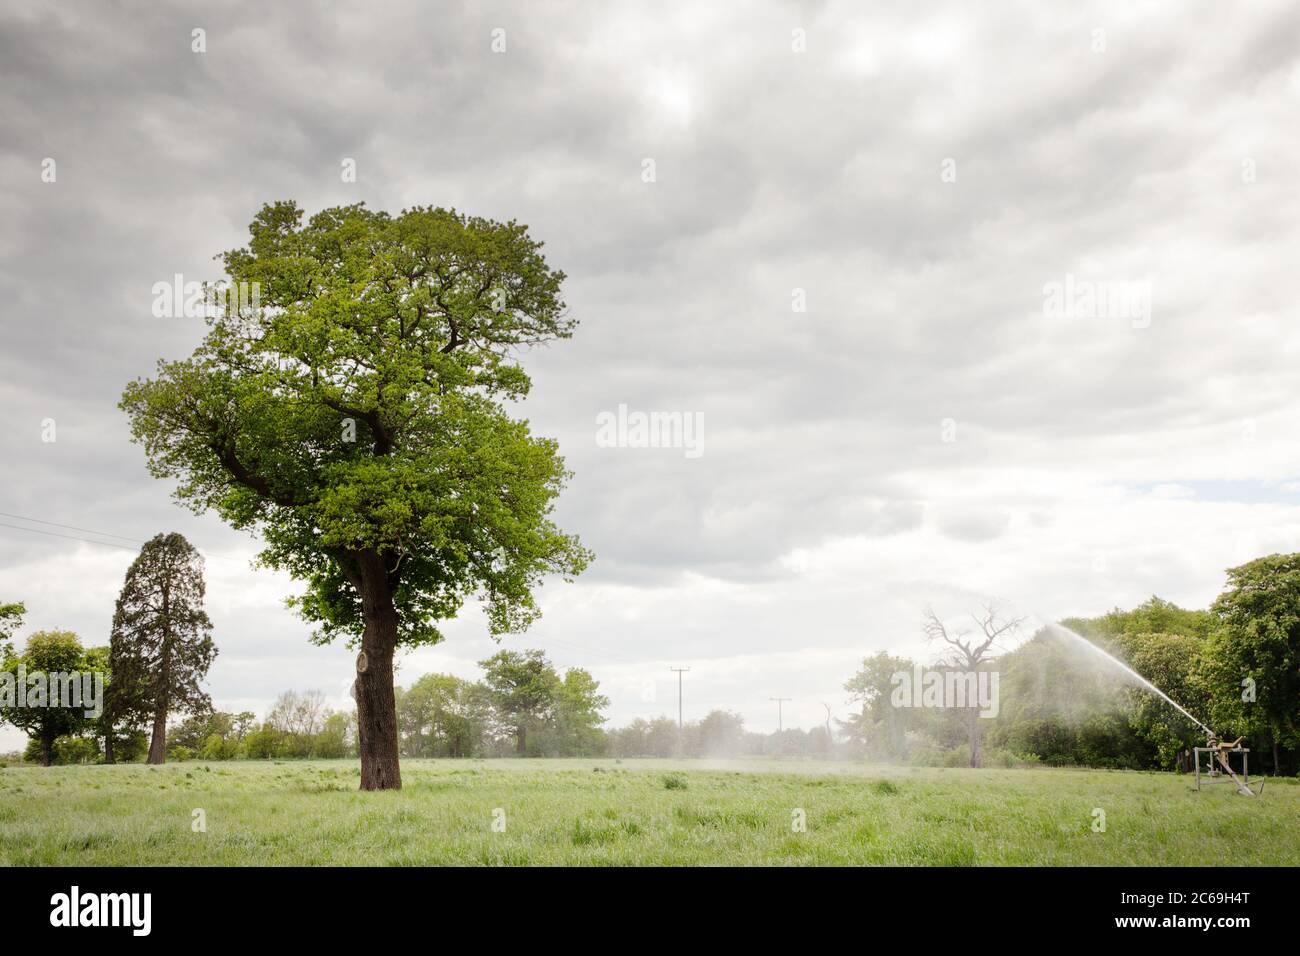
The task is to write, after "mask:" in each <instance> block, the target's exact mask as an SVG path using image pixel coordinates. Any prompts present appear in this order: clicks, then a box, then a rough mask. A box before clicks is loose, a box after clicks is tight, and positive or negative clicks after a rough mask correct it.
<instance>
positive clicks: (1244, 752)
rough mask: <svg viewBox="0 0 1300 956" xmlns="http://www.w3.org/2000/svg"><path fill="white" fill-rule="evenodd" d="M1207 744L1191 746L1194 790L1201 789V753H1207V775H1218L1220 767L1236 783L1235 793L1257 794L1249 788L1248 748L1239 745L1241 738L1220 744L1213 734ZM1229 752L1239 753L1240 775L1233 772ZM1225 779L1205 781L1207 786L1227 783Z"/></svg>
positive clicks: (1249, 795) (1261, 789)
mask: <svg viewBox="0 0 1300 956" xmlns="http://www.w3.org/2000/svg"><path fill="white" fill-rule="evenodd" d="M1207 744H1208V746H1205V747H1193V748H1192V759H1193V761H1194V762H1195V765H1196V788H1195V789H1196V790H1198V791H1199V790H1200V789H1201V754H1207V755H1208V763H1209V768H1208V771H1207V774H1206V775H1207V776H1208V777H1211V778H1213V777H1218V776H1220V773H1219V771H1220V768H1222V770H1223V771H1224V772H1225V773H1226V774H1227V775H1228V777H1229V778H1231V781H1232V782H1233V783H1235V784H1236V785H1237V793H1239V794H1240V795H1241V796H1243V797H1253V796H1257V794H1256V793H1255V791H1254V790H1252V789H1251V788H1250V748H1249V747H1243V746H1242V745H1241V738H1240V737H1238V738H1237V740H1236V741H1235V742H1233V743H1232V744H1221V743H1219V741H1218V740H1217V739H1215V738H1214V737H1213V736H1212V737H1210V739H1209V740H1208V741H1207ZM1229 754H1241V776H1240V777H1238V776H1237V775H1236V773H1234V772H1233V769H1232V766H1231V764H1230V763H1229V761H1228V755H1229ZM1227 782H1228V781H1227V780H1214V779H1210V780H1207V781H1206V784H1207V786H1208V785H1209V784H1211V783H1227ZM1260 792H1261V793H1262V792H1263V786H1262V785H1261V786H1260Z"/></svg>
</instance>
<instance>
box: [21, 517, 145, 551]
mask: <svg viewBox="0 0 1300 956" xmlns="http://www.w3.org/2000/svg"><path fill="white" fill-rule="evenodd" d="M0 528H13V529H14V530H15V531H30V532H31V533H32V534H43V535H48V536H49V537H51V538H66V539H67V540H69V541H85V542H87V543H89V544H102V545H103V546H104V547H106V548H121V549H122V550H123V551H137V550H139V549H138V548H133V547H131V546H130V545H126V544H114V543H113V542H112V541H96V540H94V539H93V538H82V537H79V536H77V535H74V534H59V533H58V532H57V531H42V530H41V529H40V528H24V527H22V526H21V525H16V524H6V523H5V522H3V521H0Z"/></svg>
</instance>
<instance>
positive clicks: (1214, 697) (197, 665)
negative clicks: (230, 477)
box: [0, 534, 1300, 773]
mask: <svg viewBox="0 0 1300 956" xmlns="http://www.w3.org/2000/svg"><path fill="white" fill-rule="evenodd" d="M1228 583H1229V586H1228V588H1227V589H1226V590H1225V591H1224V593H1223V594H1221V595H1220V596H1219V598H1218V599H1217V600H1216V601H1215V602H1214V603H1213V605H1212V606H1211V607H1210V608H1209V609H1208V610H1188V609H1184V608H1180V607H1177V606H1176V605H1174V604H1172V603H1170V602H1168V601H1164V600H1161V599H1160V598H1158V597H1152V598H1151V599H1150V600H1149V601H1147V602H1145V603H1144V604H1142V605H1140V606H1138V607H1137V608H1134V609H1132V610H1129V611H1122V610H1119V609H1115V610H1112V611H1110V612H1109V613H1107V614H1103V615H1101V616H1099V617H1095V618H1074V619H1068V620H1066V621H1063V622H1062V623H1063V624H1064V625H1065V626H1067V627H1069V628H1071V629H1072V630H1074V631H1076V632H1077V633H1079V634H1081V635H1083V636H1084V637H1085V638H1087V639H1088V640H1090V641H1091V642H1093V643H1094V644H1096V645H1097V646H1098V647H1101V648H1103V649H1105V650H1107V651H1109V652H1110V653H1112V654H1114V655H1115V656H1116V657H1118V658H1119V659H1121V660H1123V661H1125V662H1127V663H1128V664H1129V665H1130V666H1131V667H1132V668H1133V669H1134V670H1135V671H1136V672H1137V673H1139V674H1141V675H1142V676H1144V677H1145V678H1147V679H1148V680H1150V681H1152V682H1153V683H1154V684H1155V685H1156V686H1158V687H1159V688H1161V689H1162V690H1163V691H1164V692H1165V693H1167V694H1169V695H1170V696H1171V697H1172V698H1173V699H1174V700H1176V701H1178V702H1179V703H1181V704H1182V705H1183V706H1184V707H1186V708H1187V709H1188V710H1189V711H1190V712H1191V713H1192V714H1195V715H1198V716H1199V717H1200V719H1202V720H1204V721H1206V722H1208V723H1209V724H1210V725H1211V726H1212V727H1214V728H1215V729H1216V731H1218V732H1219V733H1220V735H1221V736H1223V737H1225V738H1232V737H1236V736H1244V737H1246V738H1247V741H1248V744H1249V745H1250V746H1251V748H1252V751H1253V752H1254V753H1255V755H1256V756H1255V761H1254V764H1253V765H1254V766H1255V767H1257V768H1262V767H1268V768H1270V769H1271V770H1272V771H1273V772H1275V773H1294V772H1296V771H1297V769H1300V554H1295V555H1272V556H1269V557H1266V558H1260V559H1258V560H1256V561H1252V562H1250V563H1248V564H1245V565H1242V566H1241V567H1238V568H1233V569H1230V570H1229V571H1228ZM203 593H204V587H203V579H202V559H201V558H200V556H199V555H198V553H197V552H196V551H195V550H194V549H193V547H192V546H191V545H190V544H189V543H188V542H187V541H185V539H184V538H183V537H182V536H180V535H176V534H172V535H159V536H157V537H156V538H154V539H153V540H151V541H150V542H148V543H146V545H145V546H144V548H142V550H141V554H140V556H139V557H138V558H137V559H136V560H135V561H134V562H133V563H132V565H131V567H130V569H129V570H128V572H127V575H126V579H125V581H124V584H123V588H122V592H121V594H120V595H119V598H118V602H117V606H116V609H115V613H114V618H113V628H112V633H111V635H110V640H109V645H108V646H107V647H89V648H87V647H83V646H82V644H81V642H80V641H79V639H78V638H77V636H76V635H75V634H72V633H71V632H68V631H42V632H38V633H35V634H32V635H31V636H30V637H29V638H28V641H27V645H26V649H25V650H24V651H23V652H22V653H18V652H16V651H15V648H14V641H13V638H14V634H15V632H16V630H17V628H18V627H19V625H20V624H21V620H22V616H23V614H24V608H23V606H22V605H21V604H0V678H3V677H6V676H11V677H12V676H14V675H17V674H18V672H19V668H20V667H21V668H23V669H24V670H25V672H26V673H27V674H28V675H31V674H39V673H45V672H56V671H61V672H70V671H84V672H89V671H98V672H101V673H104V674H106V675H107V680H106V683H105V691H104V702H103V704H104V706H103V711H102V713H101V714H100V715H99V716H97V717H88V716H86V715H85V713H84V712H83V711H82V710H81V709H76V708H65V707H26V708H24V707H18V706H16V705H15V704H14V702H13V701H12V700H10V699H7V698H5V697H4V696H3V694H0V720H3V721H7V722H9V723H11V724H13V725H14V726H16V727H19V728H20V729H23V730H24V731H26V732H27V734H28V736H29V738H30V744H29V747H28V752H27V758H28V759H31V760H34V761H39V762H41V763H44V764H51V763H73V762H94V761H99V760H103V761H105V762H110V763H111V762H114V761H115V760H140V759H145V760H148V761H150V762H154V763H158V762H162V761H163V760H164V759H166V758H167V757H168V756H170V757H171V758H173V759H187V758H201V759H209V760H222V759H239V758H247V759H268V758H306V757H321V758H325V757H348V756H358V754H359V753H360V746H359V743H360V737H361V728H360V726H359V724H358V719H357V714H356V711H355V709H352V710H347V711H334V710H331V709H330V708H329V707H328V706H327V705H326V700H325V697H324V695H323V694H322V693H321V692H320V691H308V692H306V693H297V692H293V691H288V692H285V693H284V694H282V695H281V696H280V697H279V698H278V699H277V700H276V702H275V704H274V705H273V706H272V708H271V709H270V711H269V712H268V713H267V714H266V715H265V716H264V718H263V719H262V720H261V721H259V720H258V719H257V717H256V715H254V714H252V713H251V712H244V713H238V714H233V713H226V712H221V711H216V710H214V709H213V707H212V704H211V700H210V698H209V697H208V695H207V694H206V693H205V692H204V691H203V690H202V689H201V687H200V683H201V681H202V679H203V677H204V676H205V675H206V673H207V669H208V667H209V666H210V665H211V663H212V660H213V659H214V657H215V655H216V649H215V647H214V646H213V643H212V638H211V634H210V631H211V623H210V621H209V620H208V618H207V615H206V614H205V613H204V612H203V609H202V602H203ZM975 621H976V623H977V625H978V628H977V629H975V630H972V631H971V632H970V634H963V633H960V632H957V633H951V632H950V630H949V629H948V628H947V627H945V626H944V624H943V623H942V622H940V621H939V620H938V618H937V617H935V616H934V615H933V614H931V615H928V617H927V619H926V622H925V625H924V628H923V630H924V632H925V634H926V635H927V636H928V637H929V638H930V639H931V640H932V641H933V642H935V644H936V645H937V646H938V647H940V648H943V649H944V651H945V654H944V656H943V657H942V658H941V660H940V662H939V664H938V665H937V667H938V669H940V670H943V669H975V670H980V669H983V670H986V671H992V670H995V671H996V672H997V674H998V677H999V679H1000V681H999V697H1000V701H999V706H998V712H997V714H996V716H993V717H991V718H983V717H980V716H979V715H978V713H977V712H976V709H975V708H972V707H966V708H953V707H939V708H936V707H926V706H911V704H914V703H915V702H908V705H906V706H900V705H899V703H898V701H897V700H896V699H895V698H896V691H897V690H898V676H899V675H900V674H907V673H910V672H912V671H913V669H914V668H915V665H916V662H914V661H913V660H910V659H908V658H904V657H900V656H895V655H890V654H888V653H885V652H881V653H877V654H875V655H873V656H871V657H868V658H866V659H865V660H864V661H863V664H862V667H861V668H860V669H859V671H858V672H857V673H856V674H854V675H853V676H852V677H851V678H850V679H849V681H848V682H847V683H846V684H845V685H844V686H845V690H846V691H847V692H848V695H849V701H850V703H851V705H852V706H853V707H854V711H853V712H852V713H851V714H850V715H849V717H848V718H847V719H844V720H837V721H835V723H836V725H837V726H836V727H835V728H832V726H831V719H830V715H829V708H828V715H827V721H826V724H825V726H817V727H813V728H812V729H810V730H807V731H804V730H799V729H791V730H785V731H783V732H780V733H770V734H759V733H754V732H751V731H748V730H746V729H745V726H744V721H743V720H742V718H741V717H740V715H738V714H735V713H732V712H729V711H725V710H713V711H711V712H710V713H708V714H707V715H706V716H705V717H703V718H702V719H700V720H698V721H692V722H688V723H685V724H683V725H681V726H679V725H678V723H677V722H676V721H674V720H672V719H671V718H669V717H667V716H662V717H658V718H655V719H651V720H647V719H644V718H637V719H636V720H634V721H632V722H631V723H630V724H628V725H627V726H624V727H619V728H614V729H607V728H606V727H605V724H606V723H607V721H606V718H605V716H604V713H603V711H604V710H605V709H606V708H607V707H608V706H609V699H608V698H607V697H606V696H605V695H603V694H601V693H600V687H599V684H598V683H597V681H596V680H595V679H594V678H593V677H592V675H591V674H590V673H589V672H588V671H586V670H585V669H582V668H577V667H574V668H569V669H567V670H565V671H564V672H563V673H561V672H560V671H559V670H557V669H556V668H555V667H554V666H553V665H552V664H551V663H550V661H549V660H547V658H546V655H545V654H544V653H543V652H542V651H540V650H536V649H533V650H524V651H513V650H503V651H500V652H498V653H497V654H495V655H493V656H491V657H489V658H487V659H485V660H483V661H480V662H479V665H480V667H481V668H482V677H481V678H480V679H478V680H468V679H465V678H461V677H457V676H454V675H450V674H427V675H424V676H423V677H421V678H419V679H418V680H416V681H415V682H414V683H412V684H411V685H410V686H408V687H396V688H395V690H394V700H395V714H396V720H397V739H398V748H399V751H400V753H401V755H403V756H409V757H495V756H507V755H513V756H553V757H577V756H612V757H665V758H667V757H734V756H766V755H776V756H805V757H858V758H867V759H876V760H901V761H909V762H915V763H930V764H952V765H959V764H966V763H969V764H971V765H980V764H985V763H993V764H1000V765H1014V764H1020V763H1043V764H1050V765H1078V766H1092V767H1108V768H1116V769H1171V768H1175V767H1179V766H1183V765H1185V762H1186V760H1187V754H1188V751H1189V749H1190V748H1191V747H1193V746H1196V745H1198V744H1201V743H1203V742H1204V731H1203V730H1202V729H1201V728H1200V727H1198V726H1196V724H1195V723H1193V722H1192V721H1191V720H1188V719H1187V718H1186V717H1184V716H1183V715H1182V714H1180V713H1179V712H1178V711H1177V710H1175V709H1174V708H1173V707H1171V706H1169V705H1168V704H1167V703H1165V702H1164V701H1163V700H1161V699H1160V698H1159V697H1157V696H1156V695H1154V694H1152V693H1150V692H1149V691H1147V690H1145V689H1142V688H1140V687H1136V686H1133V685H1131V684H1126V683H1125V682H1123V681H1122V680H1117V679H1116V677H1117V675H1116V672H1115V670H1114V669H1113V667H1112V666H1111V665H1110V664H1108V663H1106V662H1104V661H1100V660H1099V659H1097V658H1096V657H1092V656H1089V655H1086V654H1085V655H1082V656H1081V655H1080V654H1079V651H1078V648H1076V647H1074V646H1073V645H1071V644H1070V643H1069V642H1068V641H1064V640H1062V638H1061V637H1060V636H1059V635H1058V634H1056V633H1054V631H1053V630H1052V629H1050V628H1045V629H1043V630H1040V631H1038V632H1037V633H1035V634H1034V635H1032V636H1031V637H1030V638H1029V639H1028V640H1026V641H1024V642H1023V643H1021V644H1020V645H1019V646H1017V647H1015V648H1014V649H1010V650H1007V651H1006V652H1005V653H994V652H995V651H996V650H997V644H996V642H997V639H998V638H999V637H1002V636H1003V635H1005V634H1007V633H1008V632H1010V631H1011V630H1013V628H1012V627H1011V625H1012V624H1014V623H1015V622H1009V621H1007V620H1003V619H999V618H998V617H997V615H996V613H995V612H992V611H986V612H985V613H983V614H979V615H976V617H975ZM173 715H174V716H176V717H178V718H181V719H180V720H179V722H175V723H170V724H169V719H170V718H171V717H172V716H173Z"/></svg>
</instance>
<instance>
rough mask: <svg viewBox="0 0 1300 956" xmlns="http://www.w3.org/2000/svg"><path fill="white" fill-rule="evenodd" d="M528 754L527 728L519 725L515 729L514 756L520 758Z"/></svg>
mask: <svg viewBox="0 0 1300 956" xmlns="http://www.w3.org/2000/svg"><path fill="white" fill-rule="evenodd" d="M527 752H528V728H527V727H525V726H524V725H523V724H520V725H519V726H518V727H516V728H515V756H517V757H522V756H524V755H525V754H526V753H527Z"/></svg>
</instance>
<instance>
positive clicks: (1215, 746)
mask: <svg viewBox="0 0 1300 956" xmlns="http://www.w3.org/2000/svg"><path fill="white" fill-rule="evenodd" d="M1043 620H1047V619H1046V618H1043ZM1047 629H1048V630H1049V631H1055V632H1056V633H1058V634H1064V635H1065V636H1066V637H1068V638H1070V639H1071V640H1072V641H1074V642H1075V643H1076V644H1078V645H1080V646H1082V647H1084V648H1086V649H1087V650H1089V651H1091V652H1092V653H1093V654H1096V655H1098V656H1099V657H1101V658H1103V659H1104V660H1106V661H1107V662H1108V663H1110V664H1112V665H1114V666H1115V667H1117V668H1119V669H1120V670H1121V671H1123V672H1124V673H1125V674H1127V675H1128V676H1129V677H1130V678H1132V679H1133V680H1134V681H1136V682H1137V683H1138V684H1139V685H1140V686H1141V687H1143V688H1145V689H1146V690H1149V691H1151V693H1153V694H1155V695H1156V696H1158V697H1160V698H1161V699H1162V700H1164V701H1165V702H1166V703H1168V704H1169V705H1170V706H1171V707H1173V708H1174V709H1175V710H1177V711H1178V712H1179V713H1180V714H1182V715H1183V716H1184V717H1186V718H1187V719H1188V720H1190V721H1191V722H1192V723H1194V724H1195V725H1196V726H1198V727H1200V728H1201V729H1202V730H1204V731H1205V735H1206V741H1205V743H1206V745H1205V746H1204V747H1195V748H1193V751H1194V755H1195V758H1196V789H1197V790H1199V789H1200V788H1201V759H1200V758H1201V754H1202V753H1205V754H1208V755H1209V757H1210V770H1211V773H1212V774H1216V773H1218V769H1219V768H1220V767H1221V768H1222V769H1223V770H1224V771H1226V772H1227V774H1228V776H1229V777H1231V778H1232V781H1233V782H1234V783H1235V784H1236V785H1237V792H1238V793H1240V794H1243V795H1248V796H1252V797H1253V796H1255V792H1254V791H1253V790H1251V789H1250V786H1249V784H1248V782H1243V781H1242V780H1241V779H1239V778H1238V777H1237V775H1236V774H1235V773H1234V772H1233V770H1232V767H1230V766H1229V765H1228V754H1230V753H1240V754H1242V759H1243V763H1242V774H1243V775H1244V776H1246V780H1247V781H1249V779H1250V778H1249V775H1248V771H1247V770H1246V767H1247V764H1246V763H1245V762H1244V761H1245V760H1246V759H1248V758H1247V757H1246V755H1247V754H1248V753H1249V752H1250V751H1249V750H1247V749H1245V748H1243V747H1242V746H1241V738H1240V737H1238V738H1237V739H1236V740H1234V741H1232V742H1231V743H1225V742H1223V741H1220V740H1219V735H1218V734H1216V733H1215V732H1214V730H1213V729H1211V728H1210V726H1209V725H1208V724H1205V723H1203V722H1202V721H1199V720H1197V719H1196V718H1195V717H1193V716H1192V714H1191V712H1190V711H1188V709H1187V708H1186V707H1184V706H1183V705H1182V704H1180V703H1178V701H1176V700H1174V699H1173V698H1172V697H1170V696H1169V695H1168V694H1166V693H1165V692H1164V691H1162V690H1161V689H1160V688H1159V687H1157V686H1156V685H1155V684H1153V683H1151V681H1149V680H1147V679H1146V678H1145V677H1143V676H1142V675H1141V674H1139V673H1138V672H1137V671H1135V670H1134V669H1133V668H1131V667H1129V666H1128V665H1127V664H1125V663H1124V662H1123V661H1121V660H1120V659H1119V658H1118V657H1116V656H1115V655H1113V654H1110V653H1108V652H1106V651H1104V650H1102V649H1101V648H1100V647H1098V646H1097V645H1096V644H1094V643H1092V641H1090V640H1088V639H1087V638H1086V637H1084V636H1083V635H1082V634H1080V633H1079V632H1077V631H1074V630H1072V629H1070V628H1068V627H1066V626H1065V625H1064V624H1058V623H1056V622H1055V621H1051V620H1048V621H1047ZM1216 762H1217V765H1218V766H1216ZM1261 790H1262V788H1261Z"/></svg>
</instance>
